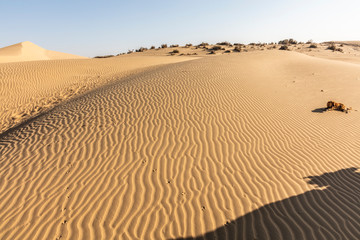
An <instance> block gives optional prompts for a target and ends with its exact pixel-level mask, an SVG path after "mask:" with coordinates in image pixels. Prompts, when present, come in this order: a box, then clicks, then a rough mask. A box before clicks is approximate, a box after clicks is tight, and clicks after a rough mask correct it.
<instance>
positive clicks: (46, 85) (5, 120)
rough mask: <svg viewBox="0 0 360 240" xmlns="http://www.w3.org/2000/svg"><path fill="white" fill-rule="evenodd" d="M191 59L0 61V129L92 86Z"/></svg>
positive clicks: (147, 57)
mask: <svg viewBox="0 0 360 240" xmlns="http://www.w3.org/2000/svg"><path fill="white" fill-rule="evenodd" d="M192 59H194V58H188V57H182V58H179V57H166V56H153V57H151V56H120V57H115V58H111V59H76V60H70V59H68V60H53V61H32V62H21V63H3V64H1V65H0V86H1V88H0V102H1V103H0V133H2V132H4V131H6V130H8V129H9V128H11V127H14V126H16V125H18V124H19V123H21V122H23V121H25V120H27V119H29V118H31V117H33V116H35V115H37V114H39V113H41V112H44V111H46V110H48V109H51V108H52V107H54V106H56V105H57V104H59V103H60V102H63V101H64V100H67V99H70V98H72V97H74V96H77V95H79V94H82V93H84V92H86V91H89V90H90V89H92V88H94V87H96V86H100V85H102V84H105V83H108V82H110V81H114V80H116V79H119V78H121V77H124V76H127V75H129V74H132V73H134V72H136V71H141V70H142V69H144V68H148V67H151V66H156V65H162V64H169V63H174V62H181V61H187V60H192Z"/></svg>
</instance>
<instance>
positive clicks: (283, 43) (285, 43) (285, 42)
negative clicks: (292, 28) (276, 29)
mask: <svg viewBox="0 0 360 240" xmlns="http://www.w3.org/2000/svg"><path fill="white" fill-rule="evenodd" d="M278 44H282V45H289V44H297V41H295V40H294V39H292V38H289V39H284V40H281V41H279V43H278Z"/></svg>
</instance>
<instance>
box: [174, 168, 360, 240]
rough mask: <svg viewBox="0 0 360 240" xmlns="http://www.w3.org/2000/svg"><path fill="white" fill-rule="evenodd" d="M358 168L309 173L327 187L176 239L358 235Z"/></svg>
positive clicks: (293, 237) (359, 200) (305, 237)
mask: <svg viewBox="0 0 360 240" xmlns="http://www.w3.org/2000/svg"><path fill="white" fill-rule="evenodd" d="M356 171H357V168H348V169H342V170H339V171H336V172H330V173H324V174H322V175H321V176H309V177H307V181H308V183H309V184H313V185H317V186H319V187H326V188H325V189H324V190H320V189H319V190H311V191H308V192H305V193H303V194H300V195H297V196H294V197H290V198H288V199H284V200H281V201H278V202H274V203H271V204H268V205H265V206H263V207H261V208H259V209H257V210H255V211H253V212H251V213H248V214H246V215H244V216H242V217H239V218H238V219H236V220H233V221H231V222H228V223H227V224H225V225H224V226H223V227H220V228H218V229H216V230H214V231H213V232H208V233H205V234H204V235H203V236H197V237H194V238H192V237H188V238H179V239H327V240H328V239H360V173H359V172H356Z"/></svg>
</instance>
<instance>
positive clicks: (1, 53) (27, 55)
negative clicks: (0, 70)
mask: <svg viewBox="0 0 360 240" xmlns="http://www.w3.org/2000/svg"><path fill="white" fill-rule="evenodd" d="M58 59H86V57H81V56H77V55H73V54H69V53H62V52H56V51H50V50H46V49H44V48H41V47H39V46H37V45H36V44H34V43H32V42H29V41H26V42H21V43H17V44H14V45H11V46H8V47H4V48H0V63H8V62H25V61H39V60H58Z"/></svg>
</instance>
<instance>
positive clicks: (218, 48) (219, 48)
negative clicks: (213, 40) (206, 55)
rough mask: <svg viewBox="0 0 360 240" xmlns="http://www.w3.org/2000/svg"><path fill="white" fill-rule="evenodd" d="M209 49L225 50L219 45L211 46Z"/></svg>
mask: <svg viewBox="0 0 360 240" xmlns="http://www.w3.org/2000/svg"><path fill="white" fill-rule="evenodd" d="M211 50H213V51H218V50H225V49H224V48H222V47H221V46H218V45H215V46H213V47H212V48H211Z"/></svg>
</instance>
